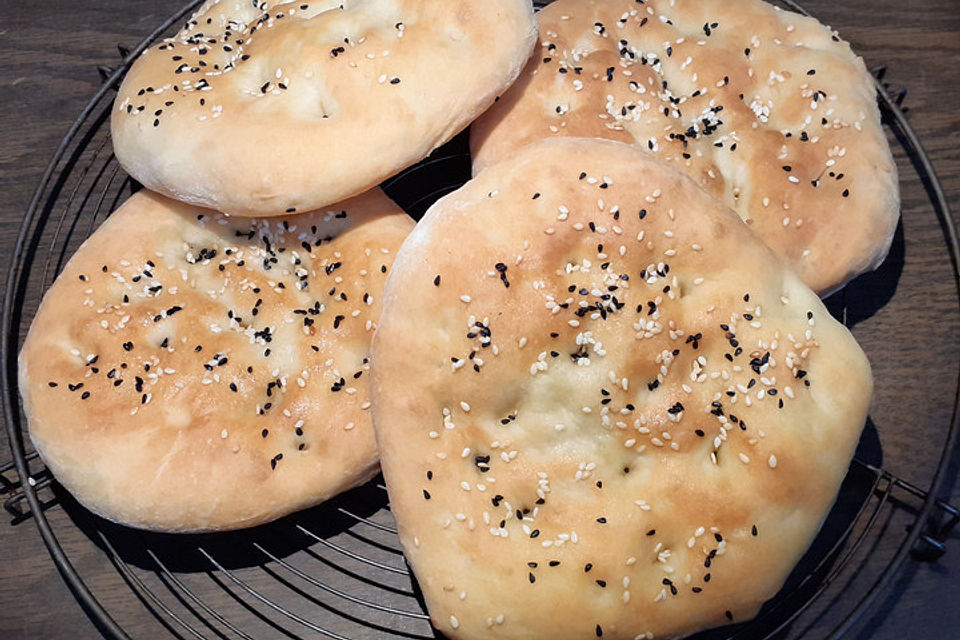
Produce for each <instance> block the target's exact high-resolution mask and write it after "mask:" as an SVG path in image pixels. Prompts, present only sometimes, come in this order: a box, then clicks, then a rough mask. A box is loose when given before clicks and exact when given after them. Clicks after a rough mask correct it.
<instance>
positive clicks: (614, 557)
mask: <svg viewBox="0 0 960 640" xmlns="http://www.w3.org/2000/svg"><path fill="white" fill-rule="evenodd" d="M373 361H374V363H375V366H374V371H373V375H374V380H373V398H374V425H375V428H376V432H377V438H378V443H379V445H380V448H381V452H382V467H383V473H384V477H385V479H386V482H387V487H388V490H389V493H390V499H391V508H392V511H393V513H394V515H395V516H396V519H397V523H398V528H399V533H400V539H401V541H402V543H403V548H404V552H405V554H406V557H407V558H408V560H409V562H410V565H411V567H412V568H413V570H414V572H415V574H416V577H417V580H418V582H419V584H420V587H421V588H422V591H423V595H424V598H425V600H426V603H427V606H428V609H429V612H430V616H431V621H432V622H433V623H434V624H435V625H436V626H437V627H438V628H439V629H440V631H442V632H443V633H444V634H445V635H447V636H449V637H451V638H457V639H464V640H467V639H479V638H516V639H521V638H522V639H530V638H551V639H559V638H586V637H601V636H602V637H604V638H625V639H626V638H629V639H633V638H638V637H639V638H653V637H656V638H661V637H679V636H683V635H686V634H688V633H692V632H694V631H697V630H699V629H703V628H706V627H712V626H717V625H721V624H725V623H728V622H730V621H734V622H737V621H744V620H747V619H749V618H751V617H752V616H754V615H755V614H756V612H757V611H758V609H759V607H760V605H761V604H762V603H763V602H764V601H765V600H767V599H768V598H770V597H771V596H773V595H774V594H775V593H776V592H777V590H778V589H779V588H780V587H781V585H782V584H783V582H784V580H785V578H786V577H787V575H788V573H789V572H790V570H791V569H792V568H793V566H794V565H795V563H796V562H797V561H798V559H799V558H800V556H801V555H802V554H803V552H804V551H805V550H806V549H807V547H808V545H809V544H810V542H811V540H812V539H813V537H814V536H815V534H816V532H817V531H818V529H819V527H820V525H821V523H822V521H823V519H824V517H825V516H826V514H827V512H828V510H829V508H830V505H831V504H832V503H833V501H834V499H835V497H836V494H837V491H838V487H839V485H840V482H841V480H842V478H843V477H844V475H845V473H846V470H847V467H848V464H849V462H850V459H851V456H852V454H853V451H854V447H855V444H856V442H857V440H858V437H859V434H860V432H861V429H862V427H863V424H864V421H865V418H866V415H867V410H868V407H869V404H870V398H871V392H872V380H871V376H870V367H869V363H868V361H867V359H866V357H865V356H864V354H863V352H862V351H861V350H860V348H859V347H858V346H857V344H856V342H855V341H854V339H853V338H852V336H851V335H850V334H849V332H848V331H847V329H846V328H845V327H843V326H842V325H841V324H839V323H838V322H836V321H835V320H834V319H833V318H832V317H831V316H830V314H829V313H828V312H827V310H826V309H825V308H824V306H823V305H822V303H821V302H820V300H819V299H818V297H817V296H816V295H815V294H814V292H813V291H811V290H810V289H809V288H808V287H806V286H805V285H804V284H803V283H802V282H801V281H800V279H799V278H798V277H797V276H796V275H794V274H793V272H792V271H790V270H789V269H788V268H787V267H786V266H785V265H784V264H783V263H782V262H781V261H780V259H779V258H778V257H777V256H776V255H775V254H774V253H773V252H771V251H770V250H769V249H768V248H767V247H766V246H764V245H763V243H761V242H760V241H759V240H757V239H756V237H755V236H754V235H753V234H752V233H751V232H750V231H749V229H748V228H747V226H746V225H744V224H743V223H742V222H741V221H740V220H739V219H738V217H737V216H736V215H735V214H734V213H733V212H732V211H730V210H727V209H725V208H723V207H722V205H720V204H719V203H718V202H717V201H715V200H714V199H712V198H711V197H710V196H709V195H707V194H706V193H705V192H703V191H702V190H701V189H700V188H699V187H697V185H696V184H695V183H694V181H693V180H691V179H690V178H688V177H687V176H685V175H682V174H681V173H679V172H677V171H676V170H675V169H673V168H671V167H670V166H669V165H667V164H666V163H664V162H663V161H661V160H658V159H656V158H655V157H654V156H652V155H651V154H648V153H646V152H644V151H641V150H638V149H635V148H633V147H630V146H627V145H624V144H622V143H617V142H610V141H601V140H583V139H560V140H550V141H545V142H540V143H536V144H534V145H531V146H528V147H525V148H524V149H521V150H519V151H517V152H516V153H514V154H513V157H511V158H510V159H509V160H506V161H503V162H501V163H499V164H496V165H493V166H491V167H489V168H487V169H485V170H483V171H481V172H480V173H479V174H478V175H477V177H476V178H474V179H473V180H472V181H471V182H469V183H468V184H467V185H466V186H464V187H463V188H462V189H460V190H458V191H456V192H454V193H452V194H450V195H448V196H446V197H445V198H443V199H441V200H440V201H439V202H437V203H436V204H435V205H434V206H433V207H432V208H431V209H430V211H429V212H428V213H427V214H426V216H425V218H424V219H423V221H422V222H421V223H420V224H419V225H418V226H417V227H416V229H415V230H414V231H413V233H412V234H411V236H410V237H409V239H408V240H407V242H406V243H405V244H404V246H403V247H402V248H401V250H400V252H399V253H398V255H397V260H396V262H395V263H394V270H393V272H392V274H391V276H390V278H389V279H388V282H387V286H386V291H385V295H384V308H383V315H382V317H381V322H380V326H379V328H378V330H377V333H376V336H375V338H374V347H373Z"/></svg>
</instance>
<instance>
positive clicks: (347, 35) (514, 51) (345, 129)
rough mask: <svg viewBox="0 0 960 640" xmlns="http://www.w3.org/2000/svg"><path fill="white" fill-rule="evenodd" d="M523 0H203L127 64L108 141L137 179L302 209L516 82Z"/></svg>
mask: <svg viewBox="0 0 960 640" xmlns="http://www.w3.org/2000/svg"><path fill="white" fill-rule="evenodd" d="M535 41H536V21H535V19H534V17H533V10H532V7H531V3H530V0H444V1H443V2H437V1H436V0H321V1H310V0H307V1H306V2H301V1H300V0H296V1H294V2H272V1H268V0H263V1H259V0H258V1H255V2H251V1H250V0H219V1H217V0H214V1H209V2H207V3H205V4H204V5H203V6H202V7H200V9H199V10H198V11H197V13H196V14H194V16H193V17H192V18H191V19H190V20H189V21H188V22H187V23H186V25H185V26H184V28H183V29H182V30H181V31H180V32H179V33H178V34H177V35H176V36H174V37H172V38H169V39H167V40H164V41H163V42H162V43H161V44H159V45H157V46H154V47H152V48H150V49H149V50H147V51H146V52H145V53H144V54H143V56H142V57H141V58H139V59H138V60H137V62H136V63H135V64H134V65H133V67H132V68H131V69H130V71H129V72H128V73H127V75H126V78H125V79H124V81H123V84H122V86H121V87H120V92H119V94H118V95H117V99H116V102H115V107H114V110H113V114H112V120H111V127H112V132H113V142H114V150H115V152H116V155H117V158H118V159H119V160H120V163H121V164H122V165H123V167H124V169H126V170H127V172H128V173H129V174H130V175H132V176H133V177H134V178H136V179H137V180H139V181H140V182H142V183H143V184H144V185H146V186H147V187H149V188H151V189H153V190H154V191H157V192H159V193H163V194H165V195H167V196H170V197H173V198H176V199H178V200H182V201H184V202H188V203H192V204H196V205H200V206H204V207H210V208H212V209H216V210H219V211H223V212H226V213H229V214H231V215H239V216H275V215H284V214H289V213H295V212H305V211H309V210H311V209H316V208H321V207H324V206H327V205H329V204H331V203H335V202H338V201H340V200H344V199H346V198H348V197H351V196H353V195H356V194H358V193H360V192H362V191H365V190H367V189H369V188H371V187H373V186H375V185H376V184H377V183H379V182H380V181H381V180H383V179H384V178H386V177H388V176H390V175H391V174H393V173H394V172H396V171H398V170H400V169H402V168H404V167H406V166H408V165H410V164H412V163H414V162H416V161H417V160H420V159H421V158H423V157H425V156H426V155H427V154H428V153H430V151H431V150H433V149H434V148H435V147H437V146H439V145H441V144H442V143H444V142H446V141H447V140H449V139H450V138H451V137H453V136H454V135H455V134H456V133H457V132H458V131H460V130H461V129H462V128H463V127H465V126H466V125H467V124H468V123H469V122H470V121H471V120H473V119H474V118H476V117H477V115H479V114H480V113H481V112H483V110H484V109H486V108H487V107H488V106H489V105H490V104H492V103H493V101H494V98H495V97H496V96H497V95H499V94H500V93H501V92H502V91H504V90H505V89H506V88H507V87H508V86H509V85H510V84H511V83H512V82H513V81H514V79H516V77H517V74H518V73H519V72H520V69H521V68H522V66H523V65H524V63H525V62H526V60H527V57H528V56H529V54H530V51H531V50H532V48H533V45H534V43H535Z"/></svg>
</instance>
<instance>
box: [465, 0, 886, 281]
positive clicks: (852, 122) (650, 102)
mask: <svg viewBox="0 0 960 640" xmlns="http://www.w3.org/2000/svg"><path fill="white" fill-rule="evenodd" d="M539 22H540V47H539V50H538V51H537V52H536V53H535V54H534V56H533V58H532V59H531V60H530V62H529V64H528V66H527V68H526V70H525V71H524V73H523V74H522V75H521V79H520V80H519V81H518V82H517V84H515V85H514V87H513V88H511V90H510V91H509V92H507V94H506V95H504V97H503V98H502V99H501V100H500V102H499V103H498V104H497V105H495V106H494V107H493V108H492V109H491V110H490V111H489V112H488V113H487V114H485V115H484V116H483V117H482V118H481V119H480V120H479V121H478V122H477V123H476V124H475V125H474V127H473V128H472V130H471V131H472V140H471V146H472V148H473V150H474V163H475V167H476V168H477V169H482V168H483V167H485V166H488V165H490V164H491V163H494V162H496V161H497V160H498V159H501V158H504V157H508V156H509V155H510V154H511V153H513V151H514V150H515V149H517V148H518V147H520V146H522V145H524V144H527V143H529V142H531V141H533V140H539V139H542V138H545V137H559V136H583V137H592V136H596V137H601V138H607V139H611V140H617V141H621V142H627V143H631V144H635V145H637V146H639V147H640V148H642V149H644V150H648V151H651V152H653V153H655V154H657V155H658V156H659V157H661V158H663V159H664V160H666V161H668V162H670V163H671V164H672V165H673V166H674V167H676V168H677V169H679V170H681V171H683V172H684V173H686V174H687V175H689V176H691V177H693V178H694V179H695V180H696V181H697V182H698V183H699V184H700V186H702V187H703V188H705V189H706V190H707V191H709V192H710V193H711V194H712V195H713V196H714V197H716V198H718V199H720V200H722V201H723V202H724V203H726V205H727V206H729V207H730V208H732V209H733V210H734V211H736V212H737V213H738V214H739V215H740V217H741V218H742V219H744V220H745V221H746V222H747V224H748V225H750V228H751V229H752V230H753V231H754V232H755V233H756V234H757V235H758V236H760V238H761V239H762V240H763V241H764V242H766V243H767V245H768V246H769V247H771V248H772V249H773V250H774V251H776V252H777V253H778V254H780V255H781V256H783V257H784V258H786V259H787V261H788V262H789V263H790V264H791V266H792V267H793V268H794V270H795V271H796V272H797V273H798V274H799V275H800V277H801V278H802V279H803V281H804V282H806V283H807V285H808V286H810V287H811V288H813V289H815V290H816V291H818V292H820V293H821V294H826V293H829V292H831V291H833V290H835V289H837V288H838V287H840V286H841V285H843V284H844V283H845V282H847V281H848V280H850V279H851V278H853V277H854V276H856V275H858V274H860V273H863V272H864V271H869V270H872V269H874V268H876V267H877V266H878V265H879V264H880V263H881V262H882V261H883V259H884V258H885V257H886V255H887V250H888V249H889V247H890V242H891V240H892V238H893V233H894V231H895V229H896V225H897V219H898V217H899V213H900V201H899V198H900V197H899V191H898V186H897V172H896V167H895V165H894V163H893V158H892V156H891V154H890V148H889V146H888V145H887V141H886V138H885V136H884V132H883V130H882V128H881V125H880V116H879V112H878V110H877V106H876V90H875V88H874V83H873V79H872V78H871V77H870V74H869V73H867V70H866V68H865V67H864V64H863V61H862V60H861V59H860V58H858V57H857V56H856V55H855V54H854V53H853V52H852V51H851V50H850V46H849V45H848V44H847V43H846V42H844V41H842V40H840V39H839V38H838V37H837V36H836V34H835V33H834V32H831V31H830V29H828V28H827V27H824V26H823V25H821V24H820V23H818V22H817V21H816V20H813V19H811V18H806V17H804V16H801V15H798V14H795V13H791V12H788V11H781V10H779V9H776V8H774V7H773V6H771V5H769V4H766V3H764V2H761V1H760V0H651V1H649V2H644V3H637V2H634V1H633V0H557V2H554V3H552V4H551V5H550V6H548V7H547V8H546V9H544V10H543V11H542V12H540V14H539Z"/></svg>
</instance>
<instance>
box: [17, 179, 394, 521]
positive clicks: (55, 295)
mask: <svg viewBox="0 0 960 640" xmlns="http://www.w3.org/2000/svg"><path fill="white" fill-rule="evenodd" d="M412 228H413V220H411V219H410V218H409V217H408V216H407V215H406V214H405V213H403V212H402V211H400V209H399V208H398V207H397V206H396V205H395V204H394V203H393V202H392V201H391V200H390V199H389V198H387V197H386V196H385V195H384V194H383V193H382V192H381V191H379V189H378V190H375V191H371V192H369V193H366V194H363V195H362V196H359V197H357V198H354V199H353V200H350V201H347V202H343V203H341V204H339V205H337V206H336V207H334V208H331V209H328V210H319V211H315V212H311V213H304V214H300V215H296V216H287V217H283V218H271V219H264V220H259V219H249V218H239V219H238V218H227V217H225V216H223V215H222V214H219V213H213V212H211V211H209V210H206V209H200V208H197V207H193V206H190V205H185V204H182V203H179V202H176V201H173V200H169V199H167V198H164V197H163V196H159V195H156V194H153V193H150V192H147V191H141V192H139V193H137V194H135V195H133V196H132V197H131V198H130V199H129V200H128V201H127V202H126V203H124V204H123V205H122V206H121V207H120V208H119V209H117V211H116V212H114V213H113V214H112V215H111V216H110V217H109V218H108V219H107V220H106V221H105V222H104V223H103V225H102V226H101V227H100V228H99V229H98V230H97V231H96V232H95V233H94V234H93V235H92V236H91V237H90V238H89V239H88V240H87V241H86V242H85V243H84V244H83V245H82V246H81V247H80V249H79V250H78V251H77V253H76V254H75V255H74V256H73V258H72V259H71V260H70V261H69V263H68V264H67V265H66V267H64V269H63V272H62V273H61V274H60V276H59V277H58V279H57V281H56V282H55V283H54V284H53V286H52V287H51V288H50V290H49V291H48V292H47V294H46V296H45V297H44V299H43V302H42V304H41V305H40V309H39V310H38V312H37V316H36V318H35V319H34V321H33V324H32V326H31V328H30V333H29V335H28V336H27V339H26V342H25V344H24V346H23V350H22V352H21V354H20V390H21V394H22V396H23V406H24V411H25V413H26V415H27V417H28V420H29V433H30V438H31V439H32V441H33V443H34V445H35V446H36V448H37V451H39V452H40V455H41V456H42V458H43V460H44V462H45V463H46V464H47V466H48V467H49V468H50V470H51V471H52V472H53V474H54V475H55V476H56V478H57V480H58V481H59V482H60V483H62V484H63V485H64V487H66V488H67V489H68V490H69V491H70V492H71V493H72V494H73V495H74V496H75V497H76V498H77V500H79V501H80V502H81V503H82V504H83V505H85V506H86V507H88V508H89V509H91V510H92V511H94V512H96V513H98V514H100V515H102V516H104V517H106V518H108V519H110V520H113V521H116V522H120V523H123V524H128V525H132V526H135V527H141V528H147V529H155V530H161V531H174V532H186V531H210V530H221V529H235V528H240V527H248V526H253V525H256V524H260V523H262V522H266V521H269V520H272V519H274V518H278V517H280V516H283V515H286V514H288V513H290V512H292V511H296V510H298V509H303V508H305V507H309V506H312V505H314V504H317V503H319V502H321V501H323V500H325V499H327V498H330V497H332V496H333V495H335V494H337V493H340V492H341V491H344V490H346V489H348V488H350V487H353V486H356V485H358V484H362V483H363V482H365V481H367V480H369V479H370V478H371V477H373V476H374V475H375V474H376V472H377V450H376V443H375V440H374V434H373V426H372V422H371V419H370V411H369V408H370V396H369V386H368V385H369V382H368V381H369V378H370V375H369V368H370V367H369V347H370V339H371V336H372V334H373V330H374V329H375V327H376V322H377V320H378V318H379V312H380V303H381V298H382V295H381V294H382V291H383V286H384V282H385V280H386V277H387V273H388V272H389V269H390V266H391V264H392V262H393V258H394V256H395V253H396V250H397V249H398V248H399V246H400V244H401V243H402V242H403V239H404V238H405V237H406V235H407V233H409V231H410V230H411V229H412Z"/></svg>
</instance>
